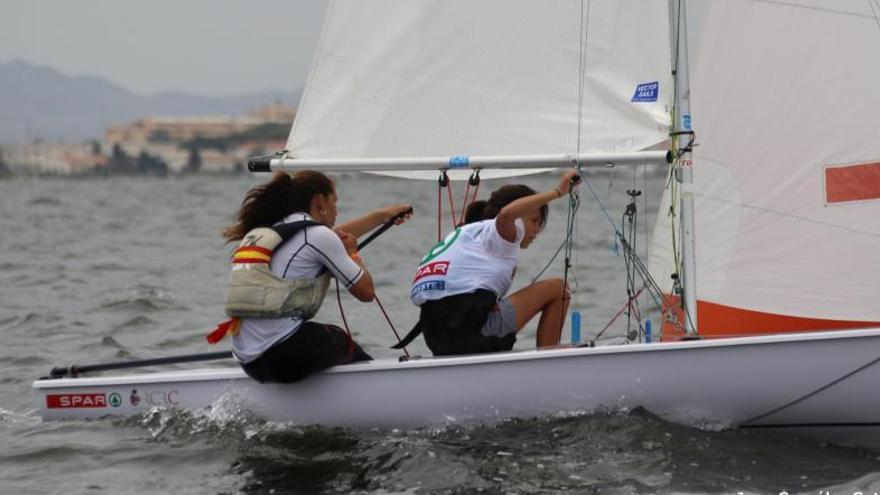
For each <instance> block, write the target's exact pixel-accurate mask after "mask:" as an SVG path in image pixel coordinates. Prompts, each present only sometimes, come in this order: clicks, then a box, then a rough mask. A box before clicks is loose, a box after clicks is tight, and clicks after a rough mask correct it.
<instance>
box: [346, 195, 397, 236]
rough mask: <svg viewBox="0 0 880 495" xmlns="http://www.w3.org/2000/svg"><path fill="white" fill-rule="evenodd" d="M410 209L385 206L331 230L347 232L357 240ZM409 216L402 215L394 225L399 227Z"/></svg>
mask: <svg viewBox="0 0 880 495" xmlns="http://www.w3.org/2000/svg"><path fill="white" fill-rule="evenodd" d="M411 208H412V206H410V205H408V204H403V203H402V204H397V205H391V206H386V207H384V208H379V209H376V210H373V211H371V212H369V213H367V214H366V215H363V216H360V217H358V218H355V219H354V220H349V221H348V222H345V223H343V224H339V225H336V226H335V227H333V230H335V231H336V232H347V233H349V234H351V235H353V236H355V238H357V237H360V236H362V235H364V234H366V233H367V232H369V231H371V230H373V229H374V228H376V227H378V226H380V225H382V224H383V223H385V222H387V221H388V220H391V219H392V218H394V217H395V216H397V215H399V214H401V213H404V212H406V211H408V210H410V209H411ZM411 216H412V214H407V215H404V216H403V217H401V218H400V219H399V220H397V221H395V223H396V224H398V225H400V224H402V223H403V222H405V221H407V220H408V219H409V218H410V217H411Z"/></svg>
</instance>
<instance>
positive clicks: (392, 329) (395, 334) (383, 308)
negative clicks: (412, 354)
mask: <svg viewBox="0 0 880 495" xmlns="http://www.w3.org/2000/svg"><path fill="white" fill-rule="evenodd" d="M373 299H375V300H376V304H378V305H379V309H380V310H382V316H384V317H385V321H387V322H388V326H390V327H391V331H392V332H394V336H395V337H397V343H398V344H400V342H401V341H400V334H398V333H397V329H396V328H394V323H392V322H391V317H389V316H388V313H387V312H386V311H385V307H384V306H382V301H380V300H379V295H378V294H376V291H375V290H374V291H373ZM403 353H404V354H406V357H409V351H408V350H406V346H403Z"/></svg>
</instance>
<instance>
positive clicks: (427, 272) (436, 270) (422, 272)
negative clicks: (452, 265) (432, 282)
mask: <svg viewBox="0 0 880 495" xmlns="http://www.w3.org/2000/svg"><path fill="white" fill-rule="evenodd" d="M448 271H449V262H448V261H435V262H433V263H428V264H427V265H424V266H420V267H419V269H418V271H417V272H416V278H414V279H413V283H416V282H417V281H418V280H419V279H423V278H425V277H430V276H431V275H437V276H438V277H445V276H446V273H447V272H448Z"/></svg>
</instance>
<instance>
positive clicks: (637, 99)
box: [630, 81, 660, 103]
mask: <svg viewBox="0 0 880 495" xmlns="http://www.w3.org/2000/svg"><path fill="white" fill-rule="evenodd" d="M659 93H660V82H659V81H654V82H649V83H644V84H639V85H638V86H636V92H635V94H633V97H632V100H630V101H631V102H633V103H642V102H649V101H657V95H658V94H659Z"/></svg>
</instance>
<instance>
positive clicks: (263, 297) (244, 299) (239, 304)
mask: <svg viewBox="0 0 880 495" xmlns="http://www.w3.org/2000/svg"><path fill="white" fill-rule="evenodd" d="M313 225H323V224H320V223H317V222H313V221H311V220H301V221H297V222H291V223H286V224H281V225H276V226H274V227H261V228H257V229H254V230H251V231H250V232H248V233H247V234H246V235H245V236H244V238H243V239H242V240H241V243H239V245H238V248H237V249H236V250H235V251H234V252H233V254H232V271H231V273H230V276H229V282H228V283H227V285H226V314H227V315H229V316H231V317H233V318H285V317H297V318H302V319H304V320H308V319H310V318H312V317H313V316H315V314H316V313H317V312H318V310H319V309H321V303H323V302H324V296H325V295H326V294H327V287H328V286H329V285H330V273H329V272H326V271H325V272H324V273H323V274H321V275H319V276H318V277H317V278H295V279H284V278H281V277H279V276H277V275H275V274H274V273H272V270H271V269H270V268H269V262H270V261H271V260H272V253H273V252H274V251H275V248H277V247H278V246H280V245H281V244H283V243H285V242H286V241H287V240H288V239H290V238H291V237H293V236H294V234H296V233H297V232H299V231H301V230H303V229H305V228H307V227H311V226H313Z"/></svg>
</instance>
